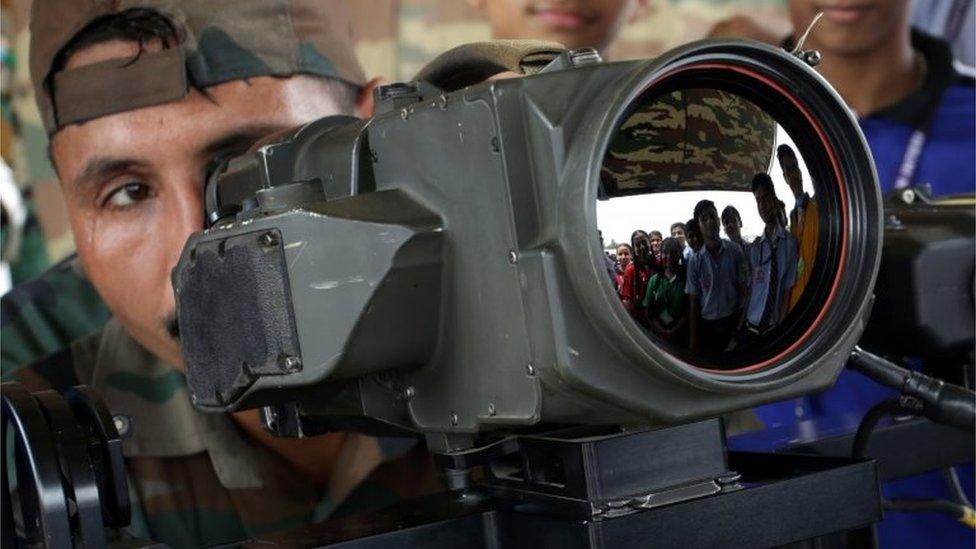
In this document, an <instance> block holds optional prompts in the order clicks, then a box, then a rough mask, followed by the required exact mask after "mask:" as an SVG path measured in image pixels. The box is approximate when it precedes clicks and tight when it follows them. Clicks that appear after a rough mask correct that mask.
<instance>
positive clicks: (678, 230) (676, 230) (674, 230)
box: [671, 221, 693, 265]
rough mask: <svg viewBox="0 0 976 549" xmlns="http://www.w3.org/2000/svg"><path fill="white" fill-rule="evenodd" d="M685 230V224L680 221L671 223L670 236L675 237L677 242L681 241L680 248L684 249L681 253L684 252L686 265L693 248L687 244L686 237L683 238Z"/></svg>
mask: <svg viewBox="0 0 976 549" xmlns="http://www.w3.org/2000/svg"><path fill="white" fill-rule="evenodd" d="M686 231H687V227H685V224H684V223H682V222H680V221H678V222H677V223H672V224H671V236H673V237H674V238H677V239H678V242H680V243H681V246H682V249H683V250H684V251H683V252H682V253H684V256H685V264H686V265H687V264H688V262H689V261H690V260H691V254H692V253H693V250H692V249H691V246H689V245H688V239H687V238H685V236H686Z"/></svg>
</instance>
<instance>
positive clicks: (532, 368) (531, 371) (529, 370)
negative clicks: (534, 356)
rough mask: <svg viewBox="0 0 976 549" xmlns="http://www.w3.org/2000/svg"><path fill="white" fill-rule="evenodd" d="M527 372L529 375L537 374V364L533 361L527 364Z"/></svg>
mask: <svg viewBox="0 0 976 549" xmlns="http://www.w3.org/2000/svg"><path fill="white" fill-rule="evenodd" d="M525 373H527V374H529V376H534V375H535V366H533V365H532V363H531V362H530V363H528V364H526V365H525Z"/></svg>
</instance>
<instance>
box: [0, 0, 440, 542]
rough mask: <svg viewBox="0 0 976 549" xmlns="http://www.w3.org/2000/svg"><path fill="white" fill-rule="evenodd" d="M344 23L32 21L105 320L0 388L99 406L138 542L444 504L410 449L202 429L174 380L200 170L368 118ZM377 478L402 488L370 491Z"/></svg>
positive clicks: (66, 187) (141, 12)
mask: <svg viewBox="0 0 976 549" xmlns="http://www.w3.org/2000/svg"><path fill="white" fill-rule="evenodd" d="M345 6H346V4H345V3H344V2H339V1H318V2H312V1H304V0H290V1H281V2H277V3H275V4H273V5H272V4H269V3H267V2H265V1H264V0H241V1H238V2H235V3H233V5H229V6H224V7H223V8H222V9H220V10H218V9H216V8H215V7H214V6H213V5H211V4H209V3H206V2H199V1H196V0H194V1H176V2H174V1H167V2H162V1H160V2H152V1H149V2H140V6H139V7H130V4H129V3H127V2H114V3H106V2H101V1H95V0H38V1H36V2H35V3H34V5H33V10H32V21H31V40H32V43H31V56H30V59H31V75H32V80H33V84H34V88H35V93H36V98H37V101H38V104H39V107H40V111H41V113H42V118H43V121H44V123H45V126H46V129H47V131H48V133H49V135H50V136H51V145H50V153H51V158H52V160H53V163H54V165H55V167H56V169H57V172H58V175H59V178H60V181H61V186H62V189H63V192H64V196H65V199H66V203H67V206H68V212H69V217H70V222H71V228H72V231H73V233H74V237H75V242H76V243H77V246H78V257H79V259H80V264H81V265H82V266H83V268H84V271H85V273H86V274H87V276H88V278H89V279H90V280H91V282H92V284H93V285H94V288H95V289H97V291H98V293H99V294H100V296H101V297H102V298H103V299H104V301H105V303H106V304H107V305H108V308H109V309H110V310H111V313H112V315H113V316H112V319H111V320H110V321H108V324H107V325H106V326H105V328H104V329H103V330H101V331H98V332H96V333H94V334H92V335H90V336H88V337H85V338H83V339H81V340H78V341H75V342H74V343H72V344H71V345H70V346H69V347H67V348H64V349H60V350H59V351H57V352H56V353H54V354H53V355H50V356H48V357H47V358H45V359H44V360H42V361H40V362H38V363H36V364H34V365H32V366H30V367H21V368H19V369H16V371H12V369H11V368H5V370H6V371H5V372H4V378H5V379H10V378H15V379H18V380H20V381H22V382H23V383H24V384H25V385H27V386H28V388H30V389H32V390H40V389H44V388H54V389H57V390H63V389H64V388H66V387H68V386H71V385H76V384H79V383H86V384H89V385H93V386H94V387H96V388H97V389H98V390H99V391H100V392H101V394H102V396H103V397H104V398H105V400H106V402H107V404H108V406H109V409H110V410H112V412H113V413H114V414H117V417H118V418H119V424H120V425H122V429H121V431H122V434H123V435H124V437H125V438H124V448H123V449H124V453H125V456H126V465H127V469H128V473H129V478H130V483H131V485H130V486H131V488H132V494H134V501H133V520H132V524H131V526H130V528H129V530H130V533H131V534H133V535H135V536H138V537H144V538H151V539H155V540H158V541H161V542H164V543H165V544H167V545H170V546H173V547H182V546H198V545H215V544H220V543H226V542H231V541H234V540H238V539H241V538H245V537H248V536H252V535H255V534H258V533H261V532H266V531H269V530H279V529H283V528H287V527H289V526H297V525H300V524H303V523H306V522H308V521H310V520H313V519H321V518H325V517H327V516H329V515H331V514H333V512H334V511H335V510H336V508H337V507H339V506H340V505H343V509H345V510H348V511H352V510H357V507H358V509H364V508H366V507H369V506H373V507H376V506H379V505H384V504H387V503H389V502H390V501H392V500H393V499H395V498H397V497H400V496H407V495H414V494H419V493H423V492H427V491H431V490H433V489H436V488H437V485H436V483H432V482H430V481H429V479H430V478H431V477H430V475H427V474H424V473H425V472H426V471H427V469H426V467H427V464H428V460H427V459H426V457H425V456H424V455H423V454H422V452H421V451H420V449H419V448H415V449H413V450H410V446H411V445H412V444H409V443H404V442H403V441H402V440H389V439H385V440H380V439H376V438H373V437H367V436H364V435H359V434H353V433H335V434H330V435H327V436H324V437H316V438H312V439H305V440H290V439H275V438H273V437H271V436H270V435H269V434H267V433H266V432H264V431H263V430H262V429H261V427H260V426H259V423H258V419H257V414H256V412H255V411H253V410H252V411H247V412H241V413H236V414H233V415H231V414H202V413H200V412H197V411H196V410H195V409H194V408H193V407H192V406H191V404H190V401H189V398H188V390H187V387H186V381H185V378H184V375H183V372H182V368H183V364H182V359H181V355H180V344H179V340H178V338H177V334H176V331H175V323H174V299H173V293H172V288H171V286H170V271H171V269H172V268H173V266H174V265H175V263H176V261H177V259H178V257H179V254H180V251H181V250H182V247H183V245H184V242H185V241H186V238H187V236H188V235H189V234H191V233H193V232H195V231H198V230H200V229H201V228H202V224H203V219H204V215H203V195H202V192H201V189H202V185H203V178H204V175H205V173H206V171H207V167H208V165H210V164H211V163H212V162H213V161H214V160H215V159H217V158H219V157H222V156H225V155H231V154H235V153H240V152H242V151H244V150H246V149H247V148H249V147H250V146H251V145H252V144H253V143H254V142H255V141H256V140H258V139H259V138H261V137H263V136H265V135H267V134H269V133H271V132H274V131H278V130H283V129H286V128H290V127H294V126H296V125H299V124H302V123H306V122H310V121H312V120H315V119H317V118H320V117H323V116H328V115H332V114H355V115H359V116H368V115H370V114H371V113H372V91H373V89H374V88H375V87H376V86H377V84H378V80H376V79H374V80H370V81H367V79H366V78H365V76H364V75H363V73H362V70H361V69H360V67H359V65H358V63H357V61H356V59H355V57H354V55H353V53H352V49H351V46H350V42H349V25H348V19H347V14H346V13H345ZM65 269H66V267H62V268H61V271H59V272H62V273H63V272H65ZM58 280H63V279H58ZM41 283H42V285H40V286H34V287H32V289H31V290H28V291H27V292H26V293H21V294H19V295H20V298H22V299H23V301H11V300H5V301H4V307H3V313H4V319H3V325H4V328H3V329H4V332H3V337H4V339H3V346H4V348H5V354H6V349H7V347H8V346H14V347H17V346H22V342H23V341H25V340H28V339H30V337H31V336H34V333H33V332H32V331H31V330H30V326H31V321H32V319H33V320H36V321H37V322H38V323H39V324H44V322H43V321H44V320H46V319H45V318H43V317H44V311H45V309H44V307H43V306H42V305H43V303H42V302H43V301H45V300H49V299H50V298H51V297H53V296H52V295H51V294H52V293H53V292H55V291H58V290H68V291H70V290H71V289H72V288H71V287H70V286H68V287H64V286H56V285H50V284H48V283H47V282H46V281H45V280H44V279H42V280H41ZM32 292H34V293H32ZM32 299H33V301H32ZM66 324H71V322H70V319H68V320H65V319H58V322H56V323H51V324H49V325H51V326H55V327H60V326H63V325H66ZM18 325H19V326H21V327H20V328H19V329H18V330H17V331H13V330H8V328H10V327H11V326H18ZM24 326H27V328H26V329H25V328H24ZM45 335H46V334H44V333H38V336H40V337H43V336H45ZM14 336H19V337H22V338H23V339H18V337H14ZM64 336H65V334H64V333H55V337H54V339H55V340H56V339H58V337H62V338H63V337H64ZM27 354H29V353H27ZM5 366H7V365H5ZM411 442H412V441H411ZM408 450H409V451H408ZM398 470H399V471H400V472H399V473H397V472H396V471H398ZM407 471H409V472H407ZM371 475H372V476H371ZM384 475H386V477H385V478H389V479H395V483H396V489H393V484H392V483H387V484H389V486H388V487H383V486H381V485H380V484H379V483H378V482H375V481H368V480H367V478H372V479H374V480H376V479H381V478H384V477H383V476H384ZM367 494H368V496H367Z"/></svg>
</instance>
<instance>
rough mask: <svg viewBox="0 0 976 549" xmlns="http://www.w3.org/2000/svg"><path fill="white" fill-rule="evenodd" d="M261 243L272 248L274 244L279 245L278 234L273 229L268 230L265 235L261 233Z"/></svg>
mask: <svg viewBox="0 0 976 549" xmlns="http://www.w3.org/2000/svg"><path fill="white" fill-rule="evenodd" d="M261 245H262V246H264V247H266V248H270V247H272V246H277V245H278V235H276V234H274V233H273V232H271V231H268V232H266V233H264V234H263V235H261Z"/></svg>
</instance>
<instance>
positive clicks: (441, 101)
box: [437, 94, 447, 109]
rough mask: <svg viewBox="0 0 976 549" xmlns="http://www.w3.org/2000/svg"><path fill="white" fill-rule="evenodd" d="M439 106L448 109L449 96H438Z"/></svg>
mask: <svg viewBox="0 0 976 549" xmlns="http://www.w3.org/2000/svg"><path fill="white" fill-rule="evenodd" d="M437 106H438V107H440V108H442V109H446V108H447V96H446V95H443V94H441V96H440V97H438V98H437Z"/></svg>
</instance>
